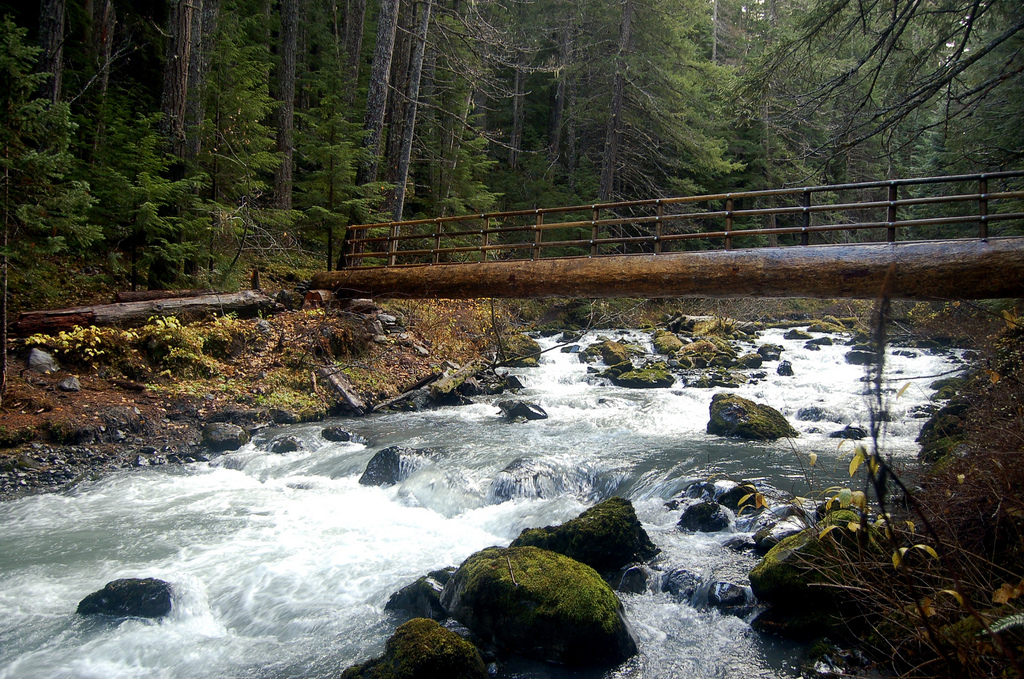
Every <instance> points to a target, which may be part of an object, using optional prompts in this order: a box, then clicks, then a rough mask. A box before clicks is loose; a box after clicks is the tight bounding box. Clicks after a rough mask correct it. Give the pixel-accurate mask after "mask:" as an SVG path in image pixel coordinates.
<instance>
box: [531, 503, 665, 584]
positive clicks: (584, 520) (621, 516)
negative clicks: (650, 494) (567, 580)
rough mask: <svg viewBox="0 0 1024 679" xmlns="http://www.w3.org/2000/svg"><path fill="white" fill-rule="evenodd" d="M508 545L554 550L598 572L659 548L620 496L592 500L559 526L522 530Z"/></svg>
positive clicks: (643, 557)
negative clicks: (584, 508) (594, 501)
mask: <svg viewBox="0 0 1024 679" xmlns="http://www.w3.org/2000/svg"><path fill="white" fill-rule="evenodd" d="M512 546H513V547H522V546H533V547H540V548H541V549H547V550H550V551H552V552H558V553H559V554H564V555H565V556H568V557H569V558H572V559H575V560H577V561H579V562H581V563H584V564H586V565H588V566H590V567H591V568H594V569H595V570H598V571H601V572H608V571H612V570H615V569H617V568H621V567H623V566H625V565H627V564H629V563H633V562H636V561H646V560H647V559H650V558H652V557H654V555H656V554H657V553H658V551H659V550H658V548H657V547H655V546H654V543H653V542H651V539H650V537H649V536H648V535H647V532H646V531H645V530H644V529H643V526H641V525H640V521H639V519H637V518H636V512H635V511H634V509H633V504H632V503H631V502H630V501H629V500H626V499H623V498H621V497H613V498H609V499H607V500H605V501H604V502H601V503H600V504H596V505H594V506H593V507H591V508H590V509H588V510H586V511H585V512H583V513H582V514H580V515H579V516H578V517H576V518H575V519H571V520H570V521H566V522H565V523H563V524H562V525H561V526H546V527H544V528H529V529H527V530H524V531H523V532H522V533H520V535H519V537H518V538H516V539H515V540H513V542H512Z"/></svg>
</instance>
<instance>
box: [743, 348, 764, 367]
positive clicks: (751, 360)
mask: <svg viewBox="0 0 1024 679" xmlns="http://www.w3.org/2000/svg"><path fill="white" fill-rule="evenodd" d="M763 363H764V357H763V356H761V354H755V353H753V352H751V353H749V354H743V355H742V356H740V357H739V358H737V359H736V367H737V368H746V369H748V370H753V369H756V368H760V367H761V365H762V364H763Z"/></svg>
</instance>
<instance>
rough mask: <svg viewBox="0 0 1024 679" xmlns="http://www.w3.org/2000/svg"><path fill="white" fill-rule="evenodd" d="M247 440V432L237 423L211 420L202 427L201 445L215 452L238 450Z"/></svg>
mask: <svg viewBox="0 0 1024 679" xmlns="http://www.w3.org/2000/svg"><path fill="white" fill-rule="evenodd" d="M248 442H249V433H248V432H247V431H245V430H244V429H242V428H241V427H239V426H238V425H237V424H226V423H224V422H211V423H210V424H208V425H206V426H205V427H203V445H205V446H206V447H207V448H209V449H210V450H212V451H213V452H215V453H222V452H227V451H231V450H238V449H239V448H241V447H242V446H244V445H245V444H246V443H248Z"/></svg>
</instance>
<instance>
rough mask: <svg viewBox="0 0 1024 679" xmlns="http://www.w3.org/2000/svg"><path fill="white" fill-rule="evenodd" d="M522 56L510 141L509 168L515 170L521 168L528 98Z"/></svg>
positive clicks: (517, 71)
mask: <svg viewBox="0 0 1024 679" xmlns="http://www.w3.org/2000/svg"><path fill="white" fill-rule="evenodd" d="M521 59H522V56H521V55H516V64H515V66H513V68H515V77H514V78H513V87H512V134H511V135H510V136H509V140H508V166H509V167H510V168H512V169H513V170H515V169H517V168H518V167H519V154H520V153H522V150H523V116H524V115H525V113H524V110H523V109H524V107H523V103H524V99H525V98H526V83H525V81H526V77H525V75H524V74H523V69H522V66H521V64H520V60H521Z"/></svg>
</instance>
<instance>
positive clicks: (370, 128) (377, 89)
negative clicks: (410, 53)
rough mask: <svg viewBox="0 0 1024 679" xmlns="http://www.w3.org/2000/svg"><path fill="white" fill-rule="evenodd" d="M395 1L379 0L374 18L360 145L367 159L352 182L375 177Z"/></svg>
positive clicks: (395, 21)
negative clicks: (374, 36)
mask: <svg viewBox="0 0 1024 679" xmlns="http://www.w3.org/2000/svg"><path fill="white" fill-rule="evenodd" d="M398 7H399V0H381V4H380V13H379V15H378V17H377V44H376V45H375V46H374V49H373V64H372V65H371V66H370V88H369V91H368V92H367V94H366V116H365V117H364V119H363V129H364V130H365V131H366V136H365V137H364V139H363V147H364V148H365V149H366V150H367V152H368V154H369V158H368V159H367V161H366V162H364V163H363V164H361V165H360V167H359V173H358V176H357V178H356V183H357V184H359V185H363V184H368V183H370V182H373V181H376V180H377V166H378V162H379V160H378V156H379V155H380V143H381V138H382V137H383V134H384V112H385V110H386V108H387V103H388V79H389V77H390V75H391V58H392V56H393V55H394V49H395V32H396V30H397V28H398Z"/></svg>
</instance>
